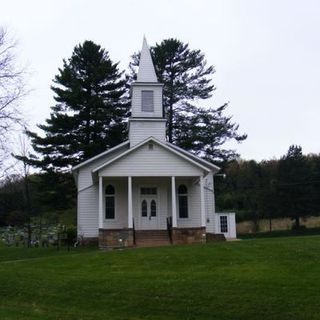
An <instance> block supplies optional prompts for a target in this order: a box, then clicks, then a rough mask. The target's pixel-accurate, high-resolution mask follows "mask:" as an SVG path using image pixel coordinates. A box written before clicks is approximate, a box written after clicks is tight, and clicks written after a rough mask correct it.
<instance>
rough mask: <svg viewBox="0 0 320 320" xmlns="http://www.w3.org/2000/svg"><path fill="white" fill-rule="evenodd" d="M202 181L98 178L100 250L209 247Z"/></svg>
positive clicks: (177, 177) (168, 178)
mask: <svg viewBox="0 0 320 320" xmlns="http://www.w3.org/2000/svg"><path fill="white" fill-rule="evenodd" d="M204 180H205V178H204V176H203V175H200V176H174V175H171V176H158V177H153V176H126V177H123V176H103V175H99V177H98V188H99V196H98V202H99V206H98V208H99V210H98V211H99V212H98V222H99V246H100V247H102V248H108V247H130V246H136V245H137V246H139V245H141V244H142V243H150V244H152V242H154V243H155V244H157V243H159V244H160V245H165V244H183V243H195V242H205V235H206V205H205V192H204V190H205V188H204V184H205V181H204Z"/></svg>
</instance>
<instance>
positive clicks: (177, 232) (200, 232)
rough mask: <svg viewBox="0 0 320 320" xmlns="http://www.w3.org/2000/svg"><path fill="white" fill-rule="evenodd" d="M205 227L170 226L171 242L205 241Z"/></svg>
mask: <svg viewBox="0 0 320 320" xmlns="http://www.w3.org/2000/svg"><path fill="white" fill-rule="evenodd" d="M205 242H206V228H205V227H198V228H172V244H190V243H205Z"/></svg>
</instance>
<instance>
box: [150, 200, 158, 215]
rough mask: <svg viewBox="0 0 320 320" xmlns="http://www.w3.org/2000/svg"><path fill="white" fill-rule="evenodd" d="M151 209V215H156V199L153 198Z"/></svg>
mask: <svg viewBox="0 0 320 320" xmlns="http://www.w3.org/2000/svg"><path fill="white" fill-rule="evenodd" d="M150 211H151V217H156V216H157V203H156V200H151V203H150Z"/></svg>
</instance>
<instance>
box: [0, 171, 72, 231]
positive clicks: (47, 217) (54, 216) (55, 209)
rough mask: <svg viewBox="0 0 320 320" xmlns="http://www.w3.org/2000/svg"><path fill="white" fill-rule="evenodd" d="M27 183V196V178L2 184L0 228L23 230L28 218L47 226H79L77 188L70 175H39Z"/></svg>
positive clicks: (30, 177) (18, 178)
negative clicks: (18, 227)
mask: <svg viewBox="0 0 320 320" xmlns="http://www.w3.org/2000/svg"><path fill="white" fill-rule="evenodd" d="M27 179H28V181H27V182H28V193H26V178H25V177H22V176H21V175H11V176H8V177H7V178H6V179H5V180H3V181H2V182H1V185H0V226H6V225H12V226H22V225H25V224H26V223H28V222H29V218H31V220H33V221H34V222H40V223H44V224H45V223H49V224H57V223H61V222H63V223H64V224H68V225H75V224H76V209H75V208H76V188H75V184H74V180H73V177H72V175H71V173H54V172H48V173H38V174H33V175H30V176H28V178H27ZM27 198H29V199H27ZM28 205H29V208H28ZM29 213H30V217H29Z"/></svg>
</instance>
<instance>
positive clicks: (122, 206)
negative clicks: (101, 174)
mask: <svg viewBox="0 0 320 320" xmlns="http://www.w3.org/2000/svg"><path fill="white" fill-rule="evenodd" d="M109 184H111V185H112V186H114V189H115V219H114V220H113V219H105V201H103V228H106V229H122V228H128V179H107V178H104V179H103V190H105V187H106V186H107V185H109Z"/></svg>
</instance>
